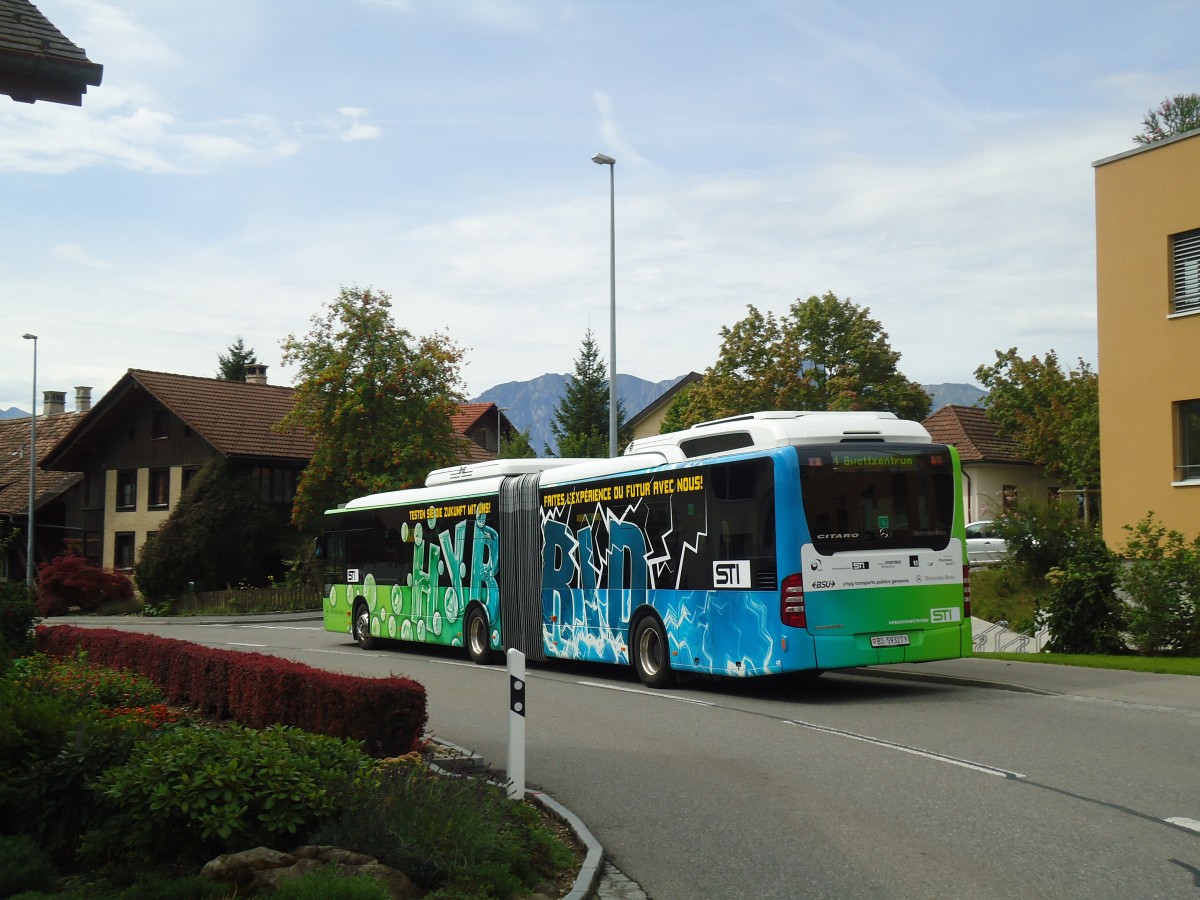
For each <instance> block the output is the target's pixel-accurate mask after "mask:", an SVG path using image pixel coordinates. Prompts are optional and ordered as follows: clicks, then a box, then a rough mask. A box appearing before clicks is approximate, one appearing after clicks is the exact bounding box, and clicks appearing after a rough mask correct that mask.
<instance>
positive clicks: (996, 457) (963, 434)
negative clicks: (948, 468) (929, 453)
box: [922, 404, 1029, 464]
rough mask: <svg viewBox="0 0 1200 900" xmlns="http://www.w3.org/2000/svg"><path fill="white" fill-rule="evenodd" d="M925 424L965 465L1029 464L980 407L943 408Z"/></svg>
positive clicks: (934, 437) (927, 429) (952, 406)
mask: <svg viewBox="0 0 1200 900" xmlns="http://www.w3.org/2000/svg"><path fill="white" fill-rule="evenodd" d="M922 424H924V426H925V430H926V431H928V432H929V434H930V435H931V436H932V437H933V439H934V440H935V441H936V442H938V443H939V444H950V445H952V446H953V447H955V448H957V449H958V455H959V458H961V459H962V461H963V462H989V463H1018V464H1028V462H1029V461H1028V460H1026V459H1023V458H1022V457H1021V455H1020V452H1019V451H1018V450H1017V445H1016V443H1015V442H1014V441H1012V440H1011V439H1010V438H1006V437H1003V436H1002V435H1001V434H1000V432H999V429H998V428H997V426H996V423H994V422H993V421H992V420H991V419H989V418H988V415H987V410H985V409H982V408H980V407H978V406H955V405H953V404H951V405H949V406H943V407H942V408H941V409H939V410H938V411H937V412H935V413H934V414H933V415H931V416H929V417H928V418H927V419H926V420H925V421H924V422H923V423H922Z"/></svg>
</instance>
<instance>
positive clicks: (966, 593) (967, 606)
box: [963, 566, 971, 619]
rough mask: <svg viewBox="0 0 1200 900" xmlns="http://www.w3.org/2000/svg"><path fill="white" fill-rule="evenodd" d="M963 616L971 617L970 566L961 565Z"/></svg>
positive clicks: (965, 617)
mask: <svg viewBox="0 0 1200 900" xmlns="http://www.w3.org/2000/svg"><path fill="white" fill-rule="evenodd" d="M963 618H964V619H969V618H971V567H970V566H963Z"/></svg>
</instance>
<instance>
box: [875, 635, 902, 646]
mask: <svg viewBox="0 0 1200 900" xmlns="http://www.w3.org/2000/svg"><path fill="white" fill-rule="evenodd" d="M871 646H872V647H907V646H908V635H907V634H881V635H877V636H876V637H873V638H871Z"/></svg>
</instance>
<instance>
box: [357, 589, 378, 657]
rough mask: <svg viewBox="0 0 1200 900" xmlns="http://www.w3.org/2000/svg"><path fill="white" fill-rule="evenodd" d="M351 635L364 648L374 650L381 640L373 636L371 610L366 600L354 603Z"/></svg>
mask: <svg viewBox="0 0 1200 900" xmlns="http://www.w3.org/2000/svg"><path fill="white" fill-rule="evenodd" d="M350 636H351V637H352V638H353V639H354V643H356V644H358V646H360V647H362V649H364V650H374V649H375V647H376V646H378V644H379V641H378V640H376V639H375V638H373V637H371V610H370V609H369V608H368V607H367V603H366V601H365V600H359V601H358V602H357V603H356V604H354V615H352V616H351V617H350Z"/></svg>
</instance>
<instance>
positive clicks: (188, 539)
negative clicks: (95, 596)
mask: <svg viewBox="0 0 1200 900" xmlns="http://www.w3.org/2000/svg"><path fill="white" fill-rule="evenodd" d="M298 537H299V536H298V535H297V534H296V532H295V531H294V530H293V529H292V528H290V527H289V526H288V524H287V517H286V513H283V514H281V513H280V512H278V511H277V510H274V509H272V508H271V506H270V505H269V504H268V503H266V502H265V501H264V500H263V499H262V498H261V496H260V495H259V490H258V485H257V484H255V483H254V482H253V481H252V480H251V479H250V478H249V477H247V476H244V475H241V476H239V475H235V474H232V473H231V472H230V471H229V466H228V463H227V462H226V460H225V458H224V457H222V456H215V457H213V458H212V459H211V460H209V461H208V462H207V463H205V464H204V466H203V467H202V468H201V469H200V471H199V472H197V473H196V476H195V477H194V478H193V479H192V482H191V484H189V485H188V488H187V490H186V491H184V492H183V495H182V496H181V497H180V498H179V504H178V505H177V506H176V508H175V509H174V511H173V512H172V513H171V515H170V516H169V517H168V518H167V520H166V521H165V522H163V523H162V525H161V526H159V529H158V533H157V534H156V535H155V536H154V537H153V538H152V539H151V540H149V541H147V542H146V544H145V545H144V546H143V547H142V551H141V553H140V554H139V556H138V561H137V565H136V566H135V567H134V574H135V577H136V579H137V585H138V590H140V591H141V592H142V593H143V594H144V595H145V596H146V597H148V598H150V599H152V600H161V599H167V598H170V597H173V596H176V595H178V594H180V593H182V592H183V591H184V590H186V588H187V585H188V582H195V583H196V584H198V585H200V586H201V587H202V588H203V589H205V590H220V589H222V588H225V587H229V586H232V585H236V584H241V583H245V584H249V585H253V586H256V587H259V586H265V585H266V583H267V577H268V576H274V577H279V576H281V575H282V574H283V573H284V568H285V566H284V559H285V558H290V557H291V556H292V555H293V554H294V553H295V550H296V544H297V540H298Z"/></svg>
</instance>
